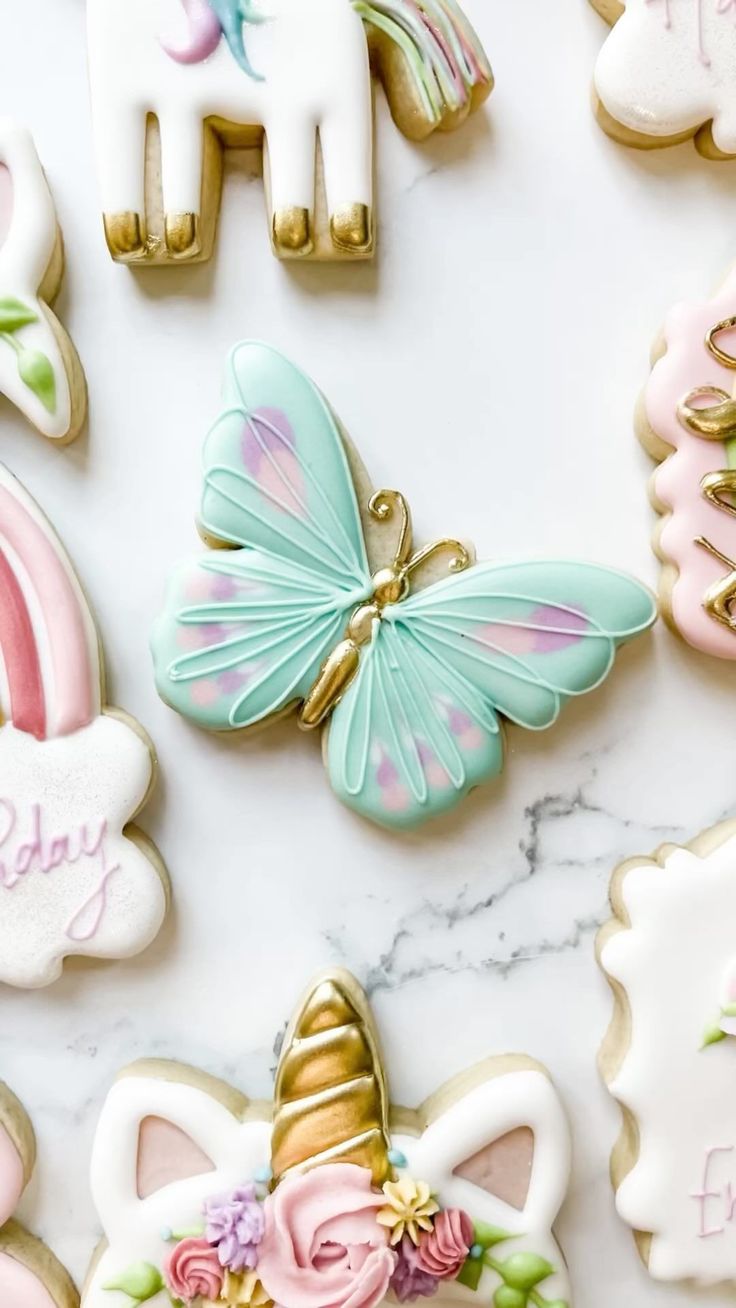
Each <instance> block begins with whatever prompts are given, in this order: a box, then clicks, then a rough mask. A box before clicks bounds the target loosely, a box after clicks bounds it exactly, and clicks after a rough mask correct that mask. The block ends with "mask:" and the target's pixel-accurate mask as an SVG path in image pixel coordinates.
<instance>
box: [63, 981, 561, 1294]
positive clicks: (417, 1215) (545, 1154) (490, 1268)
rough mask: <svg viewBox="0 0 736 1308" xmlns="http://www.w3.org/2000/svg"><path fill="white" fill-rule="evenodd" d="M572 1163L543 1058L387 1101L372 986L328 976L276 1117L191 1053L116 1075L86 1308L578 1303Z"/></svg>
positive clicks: (316, 987) (286, 1071) (297, 1038)
mask: <svg viewBox="0 0 736 1308" xmlns="http://www.w3.org/2000/svg"><path fill="white" fill-rule="evenodd" d="M569 1165H570V1146H569V1137H568V1129H567V1124H566V1121H565V1116H564V1113H563V1110H562V1108H561V1106H560V1102H559V1099H558V1097H557V1094H556V1092H555V1089H554V1087H553V1085H552V1082H551V1081H550V1080H549V1077H548V1076H547V1074H546V1072H545V1071H544V1069H543V1068H542V1067H540V1065H539V1064H538V1063H535V1062H533V1061H532V1060H531V1059H529V1058H524V1057H513V1056H508V1057H504V1058H495V1059H494V1058H491V1059H488V1060H487V1061H486V1062H485V1063H482V1064H480V1066H478V1067H476V1068H474V1069H473V1070H472V1071H470V1072H468V1073H466V1074H465V1075H464V1076H460V1077H458V1078H457V1079H456V1080H455V1081H453V1082H451V1083H450V1084H449V1085H447V1086H445V1087H444V1089H442V1090H440V1091H439V1093H438V1094H436V1095H434V1096H433V1097H432V1098H431V1099H429V1100H428V1101H427V1102H426V1103H425V1104H423V1106H422V1107H421V1108H420V1109H419V1110H418V1111H417V1112H408V1111H407V1110H406V1109H390V1108H389V1101H388V1092H387V1088H386V1081H385V1073H384V1070H383V1067H382V1065H381V1055H380V1051H379V1047H378V1040H377V1036H376V1031H375V1028H374V1025H373V1021H372V1018H371V1016H370V1012H369V1010H368V1006H367V1001H366V999H365V996H364V995H363V993H362V991H361V990H360V988H359V986H358V985H357V983H356V982H355V981H354V980H353V978H352V977H351V976H349V975H348V974H347V973H345V972H341V971H338V972H332V973H327V974H324V975H323V976H321V977H318V978H317V979H316V981H315V982H314V983H313V984H312V986H311V988H310V990H309V991H308V993H307V995H306V996H305V998H304V999H303V1001H302V1003H301V1004H300V1006H299V1008H298V1011H297V1013H296V1016H295V1018H294V1019H293V1021H292V1023H291V1025H290V1026H289V1028H288V1030H287V1033H286V1036H285V1039H284V1043H283V1046H282V1049H281V1056H280V1060H279V1066H278V1070H277V1073H276V1087H275V1093H274V1104H273V1108H271V1106H270V1105H266V1104H262V1103H252V1102H249V1101H248V1100H247V1099H245V1098H244V1096H243V1095H241V1094H239V1093H238V1092H237V1091H235V1090H233V1089H231V1088H230V1087H229V1086H226V1085H223V1084H222V1083H221V1082H219V1081H214V1080H213V1079H212V1078H211V1077H207V1076H205V1075H204V1073H202V1072H197V1071H195V1070H194V1069H192V1068H188V1067H183V1066H181V1065H180V1064H177V1063H162V1062H143V1063H138V1064H136V1065H134V1066H133V1067H131V1068H130V1069H128V1071H127V1072H125V1073H123V1075H122V1076H121V1077H120V1079H119V1080H118V1081H117V1082H116V1084H115V1085H114V1086H113V1089H112V1090H111V1091H110V1094H109V1095H108V1098H107V1101H106V1103H105V1106H104V1108H103V1110H102V1116H101V1118H100V1123H99V1126H98V1129H97V1136H96V1139H95V1144H94V1150H93V1155H92V1191H93V1197H94V1201H95V1204H96V1206H97V1211H98V1214H99V1216H100V1219H101V1221H102V1225H103V1228H104V1232H105V1241H106V1243H105V1244H104V1245H103V1247H102V1249H101V1250H100V1251H99V1252H98V1256H97V1258H96V1261H95V1263H94V1264H93V1267H92V1271H91V1274H90V1277H89V1279H88V1282H87V1288H86V1290H85V1292H84V1295H83V1300H82V1302H83V1306H84V1308H130V1304H131V1301H132V1302H133V1303H135V1304H138V1305H140V1304H148V1305H150V1308H169V1305H170V1302H171V1299H174V1301H175V1302H179V1303H181V1304H183V1305H186V1306H187V1308H191V1306H193V1305H194V1306H196V1308H205V1305H207V1308H210V1306H211V1308H240V1306H243V1308H245V1306H247V1305H252V1308H267V1306H269V1305H271V1304H284V1305H288V1308H324V1305H325V1304H329V1305H330V1306H331V1308H348V1306H349V1308H375V1306H376V1305H378V1304H381V1303H383V1302H384V1301H385V1300H388V1301H389V1302H396V1301H398V1302H399V1303H406V1302H413V1301H415V1300H417V1299H423V1298H428V1297H433V1298H434V1300H435V1302H436V1303H437V1304H443V1303H450V1302H457V1301H464V1302H472V1301H473V1299H475V1300H476V1301H477V1302H478V1303H480V1304H489V1305H490V1304H493V1305H494V1308H526V1306H527V1305H529V1308H568V1306H569V1304H570V1287H569V1284H568V1279H567V1273H566V1269H565V1263H564V1260H563V1257H562V1254H561V1252H560V1250H559V1248H558V1246H557V1244H556V1242H555V1239H554V1236H553V1235H552V1224H553V1222H554V1221H555V1219H556V1217H557V1213H558V1210H559V1208H560V1205H561V1203H562V1201H563V1199H564V1196H565V1190H566V1187H567V1182H568V1174H569Z"/></svg>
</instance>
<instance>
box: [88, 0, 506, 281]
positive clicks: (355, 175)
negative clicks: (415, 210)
mask: <svg viewBox="0 0 736 1308" xmlns="http://www.w3.org/2000/svg"><path fill="white" fill-rule="evenodd" d="M87 12H88V25H89V60H90V75H91V86H92V109H93V118H94V126H95V134H96V138H97V155H98V161H99V173H100V180H101V189H102V205H103V210H104V223H105V233H106V236H107V243H108V246H109V249H110V253H111V254H112V256H113V258H114V259H119V260H121V261H123V262H126V263H145V262H148V263H162V264H165V263H182V262H191V261H193V260H198V259H207V258H209V256H210V253H211V250H212V245H213V240H214V234H215V226H216V221H217V209H218V205H219V194H220V183H221V172H222V150H223V147H225V146H230V145H241V146H242V145H254V144H261V142H262V143H263V147H264V159H265V166H264V172H265V177H266V189H267V195H268V206H269V211H270V215H271V237H272V243H273V249H274V252H275V253H276V254H277V255H279V256H280V257H281V258H286V259H289V258H304V257H307V256H310V255H313V256H315V257H317V258H327V259H335V258H339V257H341V256H346V255H347V256H353V257H355V256H358V257H366V256H369V255H371V254H372V252H373V247H374V224H373V171H374V165H373V109H372V101H371V96H372V93H371V69H370V64H371V62H372V63H373V67H374V70H375V72H376V74H377V76H378V77H379V78H380V79H381V81H382V82H383V85H384V87H385V90H386V94H387V97H388V100H389V104H390V106H391V111H392V113H393V117H394V119H395V121H396V123H397V125H398V127H399V128H400V130H401V131H402V132H404V134H405V135H406V136H408V137H410V138H411V139H412V140H417V141H419V140H422V139H423V138H424V137H426V136H428V135H429V134H430V133H431V132H433V131H434V130H435V129H437V128H439V129H442V130H447V129H450V128H454V127H456V126H458V125H459V124H460V123H461V122H462V121H463V120H464V119H465V118H466V117H467V116H468V114H469V113H470V112H471V110H473V109H475V108H477V106H478V105H480V104H481V103H482V101H483V100H485V98H486V96H487V95H488V94H489V93H490V91H491V88H492V85H493V78H492V75H491V69H490V66H489V64H488V60H487V58H486V56H485V54H484V52H483V49H482V47H481V44H480V42H479V40H478V38H477V36H476V35H475V33H474V32H473V30H472V28H471V27H470V24H469V23H468V21H467V19H466V18H465V17H464V15H463V13H462V11H461V9H460V8H459V6H458V4H457V0H318V2H317V3H309V4H305V3H304V0H125V3H124V4H110V2H109V0H88V4H87ZM147 115H154V116H155V120H156V123H157V130H156V131H155V132H154V131H151V130H150V129H149V131H148V134H147V132H146V121H147ZM318 141H319V153H318V148H317V143H318ZM316 161H318V162H319V167H318V177H317V186H316V195H315V164H316Z"/></svg>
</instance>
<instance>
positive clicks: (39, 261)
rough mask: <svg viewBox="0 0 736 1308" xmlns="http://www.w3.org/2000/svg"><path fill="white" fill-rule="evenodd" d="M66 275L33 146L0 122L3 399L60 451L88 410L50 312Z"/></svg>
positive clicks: (76, 367)
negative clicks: (64, 274) (55, 442)
mask: <svg viewBox="0 0 736 1308" xmlns="http://www.w3.org/2000/svg"><path fill="white" fill-rule="evenodd" d="M63 270H64V256H63V247H62V241H61V233H60V231H59V227H58V224H57V221H56V211H55V209H54V202H53V200H52V198H51V192H50V191H49V188H48V183H47V181H46V178H45V176H44V172H43V169H42V167H41V164H40V161H39V158H38V155H37V154H36V150H35V146H34V144H33V140H32V139H31V136H30V133H28V132H27V131H26V130H25V128H23V127H19V126H18V124H17V123H14V122H12V120H11V119H9V118H0V394H1V395H4V396H6V397H7V398H8V399H9V400H10V401H11V402H12V403H13V404H15V405H16V407H17V408H18V409H20V411H21V413H23V414H25V416H26V417H27V418H28V421H29V422H31V423H32V424H33V426H34V427H37V428H38V430H39V431H40V432H41V433H42V434H43V435H44V436H48V437H49V439H50V440H54V441H58V442H59V443H61V444H63V443H64V442H65V441H71V440H73V439H74V437H75V436H76V435H77V434H78V432H79V430H80V428H81V426H82V423H83V421H84V417H85V413H86V408H87V394H86V387H85V382H84V374H83V373H82V368H81V365H80V363H79V359H78V358H77V354H76V351H75V349H74V346H73V345H72V343H71V341H70V339H69V337H68V336H67V334H66V332H65V331H64V328H63V327H62V326H61V323H60V322H59V321H58V319H57V318H55V317H54V314H53V313H52V312H51V309H50V308H49V305H50V304H52V303H53V301H54V299H55V298H56V295H57V293H58V291H59V288H60V286H61V279H62V274H63Z"/></svg>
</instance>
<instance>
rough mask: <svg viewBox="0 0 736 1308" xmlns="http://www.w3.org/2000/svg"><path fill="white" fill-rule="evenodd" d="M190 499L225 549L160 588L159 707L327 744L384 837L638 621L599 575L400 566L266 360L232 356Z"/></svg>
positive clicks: (416, 558)
mask: <svg viewBox="0 0 736 1308" xmlns="http://www.w3.org/2000/svg"><path fill="white" fill-rule="evenodd" d="M350 460H352V463H351V462H350ZM204 483H205V484H204V495H203V498H202V509H201V526H202V531H203V534H204V536H205V539H206V540H207V541H208V543H211V544H215V543H219V544H222V545H225V546H226V547H227V548H226V549H216V550H210V552H209V553H208V554H207V555H205V556H204V557H202V558H200V559H198V560H196V561H195V562H194V563H190V564H187V565H185V566H184V567H183V568H181V569H179V571H178V572H177V573H175V575H174V577H173V578H172V580H171V583H170V585H169V591H168V596H167V600H166V605H165V609H164V612H163V615H162V616H161V618H160V619H159V621H158V623H157V626H156V628H155V630H154V633H153V638H152V650H153V659H154V665H155V671H156V682H157V686H158V690H159V693H160V695H161V696H162V698H163V699H164V700H166V702H167V703H168V704H171V705H172V707H173V708H175V709H177V710H178V711H179V712H180V713H183V714H184V715H185V716H186V717H188V718H191V719H192V720H193V721H194V722H196V723H197V724H198V725H199V726H202V727H207V728H209V729H211V730H214V731H238V730H241V729H243V728H248V727H253V726H256V725H259V724H261V723H263V722H265V721H268V720H269V719H271V718H274V717H277V716H279V715H280V714H283V713H284V712H286V711H288V710H289V709H292V708H298V713H299V723H300V725H301V726H302V727H304V728H305V729H306V730H314V729H316V728H319V727H320V726H322V725H323V724H324V725H325V726H326V727H327V730H326V732H325V735H324V756H325V764H326V767H327V772H328V775H329V780H330V783H331V785H332V787H333V789H334V790H335V792H336V793H337V795H338V796H339V797H340V799H342V800H343V802H344V803H346V804H348V805H349V806H350V807H351V808H354V809H355V810H356V811H357V812H359V813H361V814H362V815H363V816H364V817H367V818H369V819H371V820H372V821H374V822H378V823H380V824H381V825H383V826H386V827H395V828H408V827H412V826H416V825H417V824H418V823H420V822H422V821H424V820H425V819H427V818H429V817H432V816H434V815H436V814H438V813H442V812H444V811H445V810H447V809H449V808H452V807H453V806H454V805H455V804H456V803H457V802H458V801H459V800H460V799H462V798H463V796H465V795H466V794H467V793H468V792H469V791H470V790H471V789H472V788H473V787H474V786H476V785H478V784H479V783H480V782H482V781H485V780H487V779H488V778H490V777H493V776H496V775H497V774H498V773H499V772H500V771H501V769H502V767H503V752H504V751H503V736H502V730H501V724H500V715H503V716H504V717H506V718H509V719H510V720H511V721H513V722H516V723H518V724H519V725H521V726H525V727H527V728H529V729H530V730H540V729H541V728H543V727H548V726H551V725H552V724H553V723H554V722H555V721H556V720H557V717H558V716H559V713H560V710H561V708H562V706H563V705H564V703H565V702H566V700H567V699H568V698H569V697H570V696H573V695H581V694H584V693H585V692H586V691H589V690H593V689H595V687H597V686H599V685H600V683H601V682H602V681H603V680H604V679H605V677H606V676H607V675H608V672H609V671H610V669H611V667H612V665H613V661H614V656H615V652H616V650H617V648H618V646H619V645H620V644H622V643H623V642H624V641H626V640H629V639H631V638H632V637H633V636H636V635H638V634H639V633H640V632H642V631H644V630H645V629H646V628H648V627H649V626H650V625H651V623H652V622H653V621H654V616H655V606H654V603H653V599H652V596H651V595H650V594H649V592H648V591H647V590H645V589H644V587H642V586H640V585H639V583H638V582H636V581H633V580H632V579H631V578H630V577H626V576H624V575H623V574H621V573H619V572H615V571H613V570H611V569H609V568H602V567H594V566H593V565H591V564H587V563H555V562H552V561H550V560H544V561H541V562H530V563H515V562H511V563H479V564H477V565H475V566H472V558H471V554H470V551H469V550H468V549H467V547H466V546H465V545H463V544H462V543H461V542H460V541H457V540H449V539H443V540H438V541H436V542H435V543H434V544H432V545H425V546H424V547H423V548H421V549H415V548H414V547H413V545H412V532H411V519H410V515H409V509H408V506H407V503H406V500H405V499H404V497H403V495H401V494H399V492H397V491H394V490H381V491H378V492H376V493H375V494H371V492H370V490H369V489H368V488H367V483H366V478H365V474H364V473H363V472H362V471H360V470H358V468H357V461H356V457H355V455H354V452H353V453H352V454H351V455H348V454H346V449H345V447H344V445H343V441H342V438H341V435H340V432H339V429H338V426H337V424H336V422H335V419H334V417H333V415H332V413H331V412H330V410H329V408H328V406H327V404H326V403H325V401H324V400H323V398H322V396H321V395H320V394H319V392H318V391H317V389H316V387H315V386H314V385H313V384H312V383H311V382H310V381H309V380H308V379H307V378H306V377H305V376H304V375H303V374H302V373H300V372H299V371H298V370H297V369H296V368H295V367H294V366H293V365H292V364H290V363H289V362H288V361H287V360H286V359H284V358H283V357H282V356H281V355H279V354H278V353H277V352H276V351H275V350H272V349H270V348H269V347H268V346H266V345H259V344H256V343H254V342H244V343H243V344H241V345H237V346H236V347H235V349H234V350H233V351H232V353H231V355H230V359H229V361H228V366H227V374H226V382H225V408H224V411H223V413H222V416H221V417H220V418H219V419H218V421H217V422H216V423H215V426H214V427H213V429H212V431H211V432H210V435H209V437H208V438H207V442H206V444H205V451H204ZM427 569H429V571H427ZM438 577H439V578H441V580H437V578H438ZM422 578H423V580H424V582H425V585H424V588H423V589H421V588H417V582H419V583H420V586H421V579H422ZM428 578H429V579H430V580H432V579H433V578H434V584H431V585H427V584H426V581H427V579H428ZM412 592H413V593H412Z"/></svg>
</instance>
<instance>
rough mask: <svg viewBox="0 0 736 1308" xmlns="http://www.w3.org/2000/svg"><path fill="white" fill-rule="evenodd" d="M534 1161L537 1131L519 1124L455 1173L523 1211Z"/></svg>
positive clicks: (480, 1151) (456, 1169) (467, 1159)
mask: <svg viewBox="0 0 736 1308" xmlns="http://www.w3.org/2000/svg"><path fill="white" fill-rule="evenodd" d="M533 1162H534V1133H533V1132H532V1131H531V1130H530V1128H529V1127H528V1126H517V1128H516V1130H515V1131H508V1132H507V1133H506V1135H502V1136H500V1137H499V1138H498V1140H493V1141H492V1142H491V1144H487V1145H484V1146H483V1148H482V1149H479V1150H478V1152H477V1154H473V1155H472V1157H471V1158H466V1159H465V1162H464V1163H461V1164H460V1166H459V1167H456V1168H455V1173H454V1174H455V1176H462V1177H463V1179H464V1180H466V1181H472V1183H473V1185H477V1186H479V1187H480V1189H481V1190H485V1191H486V1193H487V1194H492V1195H495V1197H496V1198H497V1199H500V1200H501V1201H502V1202H503V1203H505V1204H508V1205H509V1206H510V1207H511V1208H516V1209H518V1211H519V1212H521V1211H522V1209H523V1207H524V1205H525V1203H526V1199H527V1195H528V1194H529V1184H530V1181H531V1178H532V1163H533Z"/></svg>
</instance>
